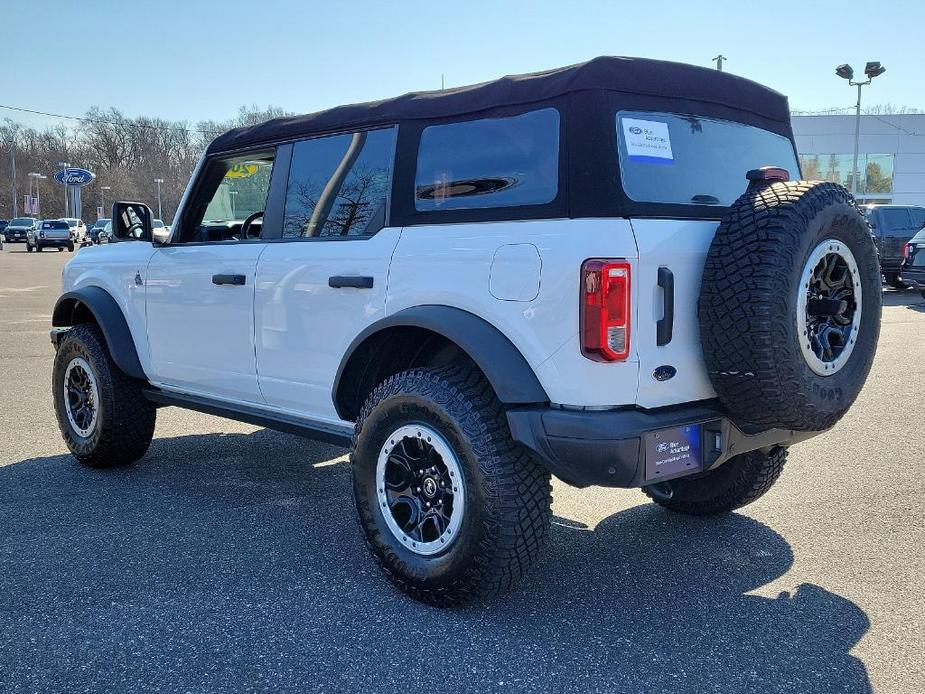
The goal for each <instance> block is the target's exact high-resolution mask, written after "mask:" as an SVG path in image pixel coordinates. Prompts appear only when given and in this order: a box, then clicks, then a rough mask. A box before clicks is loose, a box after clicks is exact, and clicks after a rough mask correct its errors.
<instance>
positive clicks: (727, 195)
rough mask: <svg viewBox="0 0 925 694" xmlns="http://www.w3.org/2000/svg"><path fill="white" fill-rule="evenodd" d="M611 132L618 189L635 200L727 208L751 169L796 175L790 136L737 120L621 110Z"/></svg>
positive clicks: (733, 200) (740, 191) (797, 168)
mask: <svg viewBox="0 0 925 694" xmlns="http://www.w3.org/2000/svg"><path fill="white" fill-rule="evenodd" d="M616 135H617V143H618V149H619V153H620V177H621V179H622V182H623V190H624V191H625V192H626V194H627V196H629V197H630V198H631V199H633V200H635V201H636V202H656V203H668V204H681V205H718V206H728V205H731V204H732V203H733V202H735V200H736V198H738V197H739V196H740V195H741V194H742V193H744V192H745V188H746V184H747V183H748V182H747V181H746V180H745V174H746V173H747V172H748V171H749V170H751V169H757V168H760V167H762V166H778V167H781V168H783V169H786V170H787V171H788V172H789V173H790V179H791V180H798V179H799V177H800V169H799V166H798V164H797V159H796V154H795V153H794V149H793V144H792V143H791V142H790V140H788V139H787V138H786V137H783V136H781V135H776V134H774V133H772V132H769V131H767V130H762V129H761V128H756V127H753V126H749V125H742V124H741V123H735V122H732V121H724V120H716V119H712V118H703V117H700V116H692V115H678V114H673V113H650V112H640V111H621V112H619V113H618V114H617V116H616Z"/></svg>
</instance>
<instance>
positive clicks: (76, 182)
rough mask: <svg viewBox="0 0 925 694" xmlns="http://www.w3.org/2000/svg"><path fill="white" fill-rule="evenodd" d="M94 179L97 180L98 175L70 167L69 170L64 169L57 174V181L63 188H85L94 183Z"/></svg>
mask: <svg viewBox="0 0 925 694" xmlns="http://www.w3.org/2000/svg"><path fill="white" fill-rule="evenodd" d="M94 178H96V175H94V174H92V173H91V172H89V171H87V170H86V169H77V168H70V167H69V168H67V169H62V170H61V171H59V172H58V173H56V174H55V180H56V181H57V182H58V183H60V184H61V185H63V186H78V187H83V186H85V185H87V184H89V183H90V182H92V181H93V179H94Z"/></svg>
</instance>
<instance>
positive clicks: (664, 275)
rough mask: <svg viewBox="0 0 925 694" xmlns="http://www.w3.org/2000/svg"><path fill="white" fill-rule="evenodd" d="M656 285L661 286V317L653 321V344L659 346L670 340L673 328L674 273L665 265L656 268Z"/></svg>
mask: <svg viewBox="0 0 925 694" xmlns="http://www.w3.org/2000/svg"><path fill="white" fill-rule="evenodd" d="M658 286H659V287H661V288H662V307H663V309H664V310H663V313H662V318H661V319H660V320H659V321H657V322H656V323H655V344H656V345H658V346H659V347H662V346H664V345H667V344H668V343H669V342H671V332H672V330H673V329H674V273H673V272H672V271H671V270H669V269H668V268H667V267H660V268H659V269H658Z"/></svg>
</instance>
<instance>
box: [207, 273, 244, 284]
mask: <svg viewBox="0 0 925 694" xmlns="http://www.w3.org/2000/svg"><path fill="white" fill-rule="evenodd" d="M245 282H247V277H246V276H245V275H212V284H233V285H236V286H241V285H243V284H244V283H245Z"/></svg>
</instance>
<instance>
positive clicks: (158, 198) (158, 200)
mask: <svg viewBox="0 0 925 694" xmlns="http://www.w3.org/2000/svg"><path fill="white" fill-rule="evenodd" d="M154 182H155V183H157V218H158V219H163V218H164V215H162V214H161V183H163V182H164V179H163V178H155V179H154Z"/></svg>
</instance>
